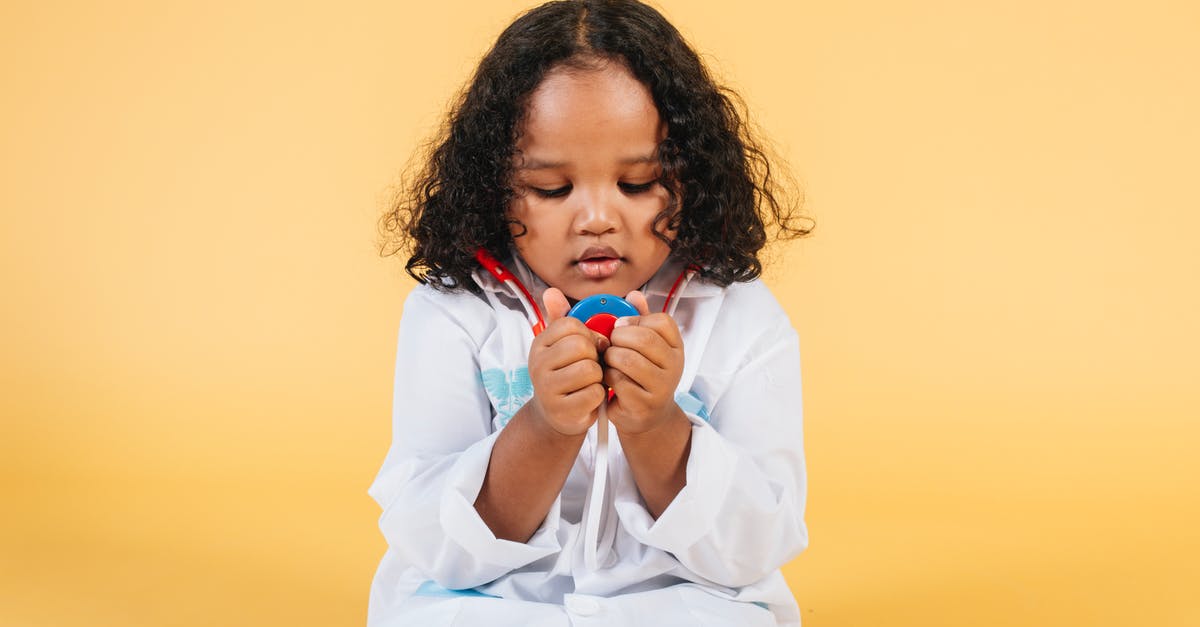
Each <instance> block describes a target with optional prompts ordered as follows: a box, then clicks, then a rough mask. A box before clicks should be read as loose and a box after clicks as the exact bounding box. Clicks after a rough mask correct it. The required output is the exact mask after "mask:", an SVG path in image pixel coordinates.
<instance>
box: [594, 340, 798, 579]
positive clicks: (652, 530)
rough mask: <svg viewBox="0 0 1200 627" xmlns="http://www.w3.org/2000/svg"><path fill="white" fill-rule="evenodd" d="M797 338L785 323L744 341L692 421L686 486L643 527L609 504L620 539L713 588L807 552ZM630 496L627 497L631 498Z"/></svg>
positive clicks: (642, 520) (621, 506)
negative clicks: (674, 562) (737, 359)
mask: <svg viewBox="0 0 1200 627" xmlns="http://www.w3.org/2000/svg"><path fill="white" fill-rule="evenodd" d="M801 401H802V399H801V388H800V351H799V338H798V337H797V335H796V332H795V330H794V329H792V327H791V325H790V324H789V323H788V322H787V321H786V316H785V317H784V319H783V321H782V322H781V323H780V324H777V325H775V326H774V328H773V329H772V330H771V331H770V332H768V333H765V334H763V335H762V336H760V338H759V339H758V341H756V342H754V350H752V351H750V356H749V359H748V360H747V361H746V362H745V363H744V364H743V365H741V366H740V367H739V368H737V369H736V370H735V371H734V372H733V373H732V374H731V379H730V383H729V385H728V386H727V387H725V389H724V392H723V393H722V394H721V395H720V397H719V398H717V400H716V402H715V406H714V407H712V409H711V411H709V412H708V416H707V420H706V419H705V418H704V417H702V416H703V414H704V410H703V409H702V408H701V409H698V410H697V409H695V408H689V407H683V409H684V411H685V413H686V414H687V415H688V417H689V419H690V420H691V421H692V444H691V452H690V454H689V457H688V462H687V484H686V485H685V486H684V487H683V489H682V490H680V492H679V494H678V495H676V497H675V499H674V500H673V501H672V502H671V504H670V505H669V506H668V507H667V509H666V510H665V511H664V512H663V513H662V515H661V516H659V517H658V519H657V520H655V519H653V518H652V517H651V516H650V514H649V512H648V511H646V509H645V506H644V504H643V503H642V502H641V501H640V500H637V499H635V498H630V497H628V496H627V497H626V498H624V499H623V500H618V503H617V511H618V513H619V515H620V517H621V519H622V521H623V522H624V523H625V526H626V528H627V529H628V530H629V532H630V533H631V534H632V535H633V536H634V537H635V538H637V539H638V540H639V541H641V542H643V543H644V544H647V545H650V546H654V547H657V548H659V549H662V550H664V551H667V552H669V553H671V554H672V555H674V556H675V558H676V559H678V560H679V562H680V563H681V564H683V566H685V567H686V568H688V569H689V570H691V571H692V572H694V573H695V574H697V575H699V576H701V577H703V578H705V579H707V580H709V581H712V582H714V583H716V584H718V585H722V586H727V587H731V588H738V587H742V586H746V585H750V584H753V583H755V582H757V581H759V580H761V579H762V578H764V577H766V576H768V575H769V574H771V573H772V572H774V571H775V570H776V569H778V568H779V567H780V566H782V565H783V564H785V563H786V562H788V561H789V560H791V559H792V558H794V557H795V556H797V555H798V554H800V553H801V552H802V551H803V550H804V549H805V548H806V547H807V546H808V529H807V526H806V525H805V522H804V508H805V499H806V491H807V485H806V476H805V460H804V446H803V426H802V415H803V410H802V402H801ZM633 494H636V491H634V492H633Z"/></svg>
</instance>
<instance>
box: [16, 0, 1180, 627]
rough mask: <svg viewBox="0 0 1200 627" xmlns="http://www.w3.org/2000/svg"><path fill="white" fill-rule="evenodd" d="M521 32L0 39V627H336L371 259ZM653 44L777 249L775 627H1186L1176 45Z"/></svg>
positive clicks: (854, 31)
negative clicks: (458, 107)
mask: <svg viewBox="0 0 1200 627" xmlns="http://www.w3.org/2000/svg"><path fill="white" fill-rule="evenodd" d="M529 6H531V4H530V3H527V2H514V1H504V2H497V1H490V0H489V1H486V2H485V1H475V2H449V1H448V2H430V3H405V2H386V3H382V2H381V3H361V4H353V5H350V6H346V5H344V4H338V3H332V2H330V3H325V4H323V5H320V4H315V3H294V2H253V3H249V4H245V3H241V2H224V3H216V4H215V5H214V4H213V3H209V2H167V3H164V2H156V1H145V2H128V1H117V2H111V3H65V2H24V1H22V2H5V3H3V5H0V81H2V83H0V84H2V85H3V98H0V142H2V144H0V206H2V207H3V218H2V219H3V222H2V223H0V227H2V229H0V273H2V276H0V279H2V280H3V282H2V284H0V285H2V289H3V306H2V307H0V341H2V342H3V352H2V355H3V362H2V363H3V365H2V370H0V381H2V385H3V390H2V400H0V411H2V412H3V413H2V418H3V420H2V423H0V490H2V496H0V503H2V504H3V505H2V508H3V510H2V513H0V624H2V625H5V626H6V627H8V626H17V627H26V626H30V627H32V626H37V627H42V626H47V627H48V626H59V625H81V626H82V625H88V626H95V625H122V626H124V625H177V626H190V625H289V626H296V627H298V626H302V625H313V626H317V625H323V626H327V625H361V624H363V622H364V620H365V616H366V601H367V589H368V586H369V583H370V579H371V576H372V574H373V572H374V568H375V565H376V564H377V563H378V560H379V558H380V556H381V555H382V553H383V550H384V542H383V539H382V537H381V536H380V534H379V532H378V529H377V527H376V519H377V516H378V507H377V506H376V505H375V503H374V502H373V501H371V500H370V498H369V497H368V496H367V494H366V488H367V486H368V485H369V484H370V482H371V480H372V479H373V477H374V474H375V471H376V470H377V469H378V466H379V464H380V463H381V462H382V460H383V456H384V453H385V452H386V449H387V446H388V442H389V438H390V435H391V434H390V424H389V420H390V403H391V379H392V368H393V359H394V354H393V350H394V345H395V344H394V342H395V332H396V325H397V322H398V319H399V316H400V306H401V302H402V299H403V297H404V295H405V294H406V293H407V291H408V290H409V289H410V288H411V287H412V283H411V281H410V280H408V279H407V278H406V277H405V276H404V275H403V273H402V272H401V270H400V268H399V263H398V261H397V260H396V259H381V258H379V257H378V255H377V251H376V249H375V248H374V240H375V230H374V229H375V218H376V216H377V215H378V213H379V212H380V211H381V210H382V209H383V207H384V206H385V204H386V201H387V198H388V195H389V187H390V186H391V185H393V184H394V183H395V182H396V180H397V174H398V172H399V171H400V168H401V167H402V166H403V165H404V163H405V162H406V161H407V159H408V157H409V155H411V154H412V153H413V150H414V149H415V147H416V146H417V145H418V142H419V141H420V140H421V139H422V138H424V137H427V136H428V135H429V134H430V133H431V132H432V131H433V129H434V128H435V126H436V125H437V123H438V120H439V116H440V115H441V113H442V112H443V111H444V109H445V105H446V103H447V102H448V101H449V99H450V98H451V96H452V95H453V94H454V92H455V90H456V89H457V88H458V87H459V86H460V85H461V84H462V82H463V81H464V80H465V79H466V78H467V76H468V74H469V72H470V71H471V69H472V68H473V65H474V63H475V62H476V61H477V59H478V58H479V56H480V55H481V54H482V53H483V52H484V51H485V50H486V48H487V47H488V46H490V44H491V42H492V41H493V40H494V38H495V36H496V35H497V34H498V33H499V32H500V30H501V29H502V28H503V27H504V26H505V25H506V24H507V23H508V22H509V21H510V20H511V18H512V17H513V16H514V15H515V14H516V13H517V11H518V10H520V9H524V8H527V7H529ZM660 6H661V7H662V8H663V9H664V11H665V13H666V14H667V16H668V17H669V18H670V19H672V20H673V22H674V23H675V24H676V25H677V26H678V27H679V28H680V29H681V30H682V31H683V32H684V34H685V35H686V36H688V37H689V38H690V40H691V41H692V42H693V44H694V45H695V46H696V47H697V48H698V49H699V50H701V51H702V52H703V53H704V55H705V57H706V58H707V59H709V61H710V62H711V63H712V67H713V68H714V70H715V71H716V72H717V73H718V74H719V75H720V76H722V77H723V78H724V79H725V80H726V81H727V82H728V83H729V84H730V85H731V86H733V87H734V88H736V89H738V90H740V91H741V93H742V94H743V95H744V97H745V98H746V100H747V102H748V103H749V105H750V107H751V109H752V111H753V113H754V115H755V120H756V121H757V122H758V123H759V124H760V125H761V127H762V128H763V130H764V132H765V133H766V135H768V136H769V137H770V138H771V140H772V142H773V143H774V145H775V148H776V150H777V151H778V152H779V154H781V155H782V156H783V157H784V158H785V159H786V160H787V161H788V162H789V163H790V164H791V167H792V171H793V172H794V173H795V176H796V178H797V179H798V180H799V181H800V183H801V184H802V185H803V186H804V188H805V190H806V193H807V198H806V205H805V207H806V212H807V213H808V214H809V215H811V216H812V217H814V218H815V219H816V220H817V230H816V231H815V232H814V235H813V236H812V237H811V238H809V239H806V240H801V241H800V242H797V243H795V244H793V245H791V246H789V247H787V248H786V249H782V250H781V252H782V253H783V254H782V255H781V256H780V257H779V259H778V260H777V262H776V263H775V264H774V265H773V266H771V270H770V272H769V273H768V275H767V279H768V281H769V284H770V285H771V286H772V287H773V289H774V290H775V291H776V293H777V294H778V296H779V297H780V299H781V300H782V301H783V302H784V304H785V305H786V307H787V309H788V311H789V313H790V314H791V316H792V320H793V322H794V323H795V325H796V327H797V328H798V330H799V332H800V336H801V347H802V361H803V370H804V386H805V388H804V403H805V406H804V408H805V420H806V448H807V453H808V464H809V466H808V470H809V480H810V495H809V510H808V521H809V525H810V531H811V539H812V544H811V547H810V548H809V550H808V551H806V552H805V553H804V554H803V555H802V556H801V557H800V558H798V559H797V560H796V561H794V562H793V563H791V564H789V565H788V566H787V568H786V574H787V576H788V579H789V581H790V583H791V585H792V588H793V590H794V592H795V593H796V595H797V598H798V599H799V601H800V605H801V607H802V610H803V613H804V622H805V625H806V626H811V627H834V626H868V627H869V626H875V625H888V626H891V625H896V626H908V625H912V626H917V625H921V626H930V625H973V626H992V625H997V626H998V625H1011V626H1028V625H1114V626H1115V625H1156V626H1161V625H1168V626H1175V625H1197V624H1200V603H1198V602H1197V601H1195V600H1194V598H1195V595H1196V590H1197V589H1198V585H1197V582H1200V567H1198V566H1197V559H1198V558H1200V532H1198V531H1197V527H1198V525H1200V505H1198V504H1200V464H1198V463H1197V462H1196V461H1195V454H1194V452H1193V449H1195V448H1196V446H1197V444H1198V443H1200V426H1198V422H1197V419H1198V418H1200V376H1198V374H1200V367H1197V355H1198V351H1200V337H1198V335H1200V333H1198V332H1197V329H1196V319H1197V308H1198V305H1200V298H1198V296H1197V284H1198V283H1200V253H1198V252H1197V250H1198V248H1200V247H1198V246H1197V243H1196V240H1197V238H1198V237H1200V211H1198V210H1200V186H1198V185H1197V173H1198V172H1200V149H1198V146H1200V116H1197V111H1200V81H1198V80H1197V67H1200V63H1198V62H1200V9H1198V8H1197V7H1198V5H1197V4H1196V3H1195V2H1191V1H1190V0H1179V1H1177V2H1168V1H1163V0H1148V1H1142V2H1125V3H1115V2H1099V3H1081V2H1064V1H1058V2H1051V3H1046V2H1040V1H1039V2H1035V1H1033V0H1018V1H1016V2H989V3H957V2H933V1H922V2H915V1H910V2H880V1H876V2H862V1H858V2H820V3H814V2H809V3H783V2H760V1H751V0H744V1H742V2H737V3H732V4H731V3H726V2H715V1H708V2H698V1H685V0H673V1H665V0H664V1H663V2H661V5H660Z"/></svg>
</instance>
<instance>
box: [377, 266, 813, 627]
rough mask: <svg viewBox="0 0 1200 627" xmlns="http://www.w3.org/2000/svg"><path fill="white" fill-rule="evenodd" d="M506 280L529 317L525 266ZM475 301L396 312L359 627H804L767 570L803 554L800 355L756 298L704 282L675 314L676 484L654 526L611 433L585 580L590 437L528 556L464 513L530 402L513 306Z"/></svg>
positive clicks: (494, 287)
mask: <svg viewBox="0 0 1200 627" xmlns="http://www.w3.org/2000/svg"><path fill="white" fill-rule="evenodd" d="M505 262H506V265H508V267H509V268H510V269H511V270H512V271H513V272H514V273H515V274H517V276H518V277H520V278H521V280H522V282H524V284H525V285H526V286H528V288H529V290H530V292H531V293H532V294H533V296H534V298H535V299H536V300H537V302H538V303H539V304H540V303H541V296H542V292H543V291H544V290H545V289H546V285H545V283H543V282H542V281H541V280H540V279H538V278H537V277H536V276H535V275H533V273H532V272H530V271H529V269H528V268H527V267H526V266H525V265H524V264H523V263H522V262H521V261H520V259H519V257H515V256H514V257H512V258H510V259H508V260H505ZM680 267H681V266H680V264H678V263H676V262H673V261H668V263H666V264H664V266H663V268H662V269H660V271H659V272H658V273H657V274H656V275H655V276H654V277H653V278H652V279H651V280H650V281H649V283H648V284H647V286H646V287H645V288H644V291H645V292H646V294H647V300H648V301H649V304H650V308H651V311H661V310H662V308H663V303H664V301H665V298H666V294H667V292H668V290H669V289H670V286H671V284H672V283H673V282H674V280H675V278H676V277H677V276H678V275H679V271H680ZM476 282H477V283H478V284H479V285H480V286H482V287H483V288H484V290H483V291H484V296H479V295H475V294H471V293H468V292H456V293H441V292H437V291H435V290H433V289H432V288H429V287H427V286H424V285H421V286H418V287H416V288H415V289H414V290H413V291H412V293H411V294H410V295H409V297H408V299H407V300H406V301H405V304H404V313H403V317H402V320H401V323H400V331H399V339H398V347H397V353H396V374H395V377H396V378H395V388H394V399H393V402H394V406H393V425H392V429H393V431H392V433H393V440H392V445H391V448H390V450H389V451H388V454H387V457H386V458H385V460H384V462H383V466H382V468H381V469H380V471H379V474H378V476H377V477H376V478H375V481H374V483H373V484H372V485H371V486H370V488H369V489H368V493H369V494H370V495H371V497H372V498H374V499H375V500H376V501H377V502H378V503H379V505H380V507H382V509H383V513H382V515H381V517H380V519H379V527H380V529H381V530H382V532H383V535H384V537H385V539H386V540H387V543H388V549H387V552H386V553H385V555H384V556H383V559H382V561H381V563H380V565H379V568H378V571H377V572H376V574H375V578H374V581H373V582H372V584H371V593H370V603H369V609H368V618H367V624H368V627H385V626H387V627H393V626H402V625H403V626H407V625H412V626H420V627H431V626H437V625H489V626H504V625H512V626H514V627H515V626H518V625H519V626H521V627H536V626H541V625H546V626H550V625H555V626H567V625H575V626H582V625H621V626H635V625H653V626H654V627H669V626H672V625H680V626H683V625H686V626H688V627H693V626H695V625H739V626H754V625H764V626H765V625H790V626H798V625H799V624H800V613H799V608H798V607H797V604H796V601H795V598H794V597H793V596H792V593H791V592H790V591H789V589H788V586H787V584H786V582H785V581H784V579H783V575H782V573H781V572H780V570H779V567H780V566H781V565H782V564H784V563H785V562H787V561H789V560H791V559H792V558H793V557H795V556H796V555H798V554H799V553H800V552H801V551H803V550H804V548H805V547H806V546H807V545H808V530H807V526H806V525H805V522H804V508H805V498H806V478H805V461H804V450H803V430H802V403H801V387H800V356H799V342H798V338H797V335H796V332H795V331H794V330H793V328H792V326H791V324H790V322H789V320H788V318H787V315H786V314H785V312H784V311H783V309H782V308H781V307H780V306H779V303H778V302H777V301H776V300H775V298H774V297H773V296H772V295H771V293H770V291H769V290H768V289H767V288H766V286H765V285H763V283H762V282H761V281H753V282H749V283H734V284H732V285H730V286H728V287H726V288H721V287H718V286H716V285H713V284H711V283H707V282H703V281H701V280H700V279H698V278H697V279H696V280H694V281H693V282H692V283H691V284H689V285H688V286H687V288H686V291H685V293H683V294H681V295H677V298H679V299H680V300H679V305H678V308H677V309H676V311H675V315H674V318H675V320H676V322H677V323H678V324H679V325H680V331H681V334H682V336H683V340H684V369H683V375H682V377H681V380H680V383H679V387H678V389H677V394H676V401H677V402H678V403H679V405H680V407H681V408H682V409H683V410H684V412H685V413H686V414H687V416H688V418H689V419H690V420H691V421H692V424H693V426H692V442H691V451H690V455H689V458H688V462H687V485H686V486H684V488H683V489H682V490H681V491H680V492H679V494H678V495H677V496H676V497H675V500H674V501H672V502H671V504H670V505H669V506H668V507H667V509H666V510H665V511H664V512H663V513H662V515H661V516H660V517H659V518H658V519H657V520H655V519H654V518H653V517H651V516H650V514H649V512H648V511H647V510H646V508H645V506H644V505H643V502H642V500H641V497H640V495H639V493H638V490H637V486H636V484H635V483H634V481H633V476H632V473H631V472H630V469H629V465H628V463H627V462H626V461H625V458H624V456H623V454H622V452H621V448H620V439H619V438H618V437H617V433H616V429H615V428H614V427H612V426H611V425H610V426H609V429H610V432H609V447H610V450H609V457H608V459H609V480H608V486H609V487H608V488H607V489H606V490H605V493H604V501H603V511H604V522H605V523H606V524H607V525H609V526H610V527H615V533H614V534H610V538H611V540H610V542H608V543H606V545H605V546H604V547H602V548H601V551H600V555H601V557H602V561H601V563H600V566H599V568H598V570H597V571H591V570H589V569H588V568H587V566H586V564H585V560H584V559H583V545H584V525H585V524H586V523H587V521H586V520H584V516H583V507H584V500H585V494H586V493H587V492H588V490H589V488H590V486H591V482H592V469H593V468H594V464H595V451H596V426H595V425H593V426H592V429H591V431H590V432H589V433H588V435H587V439H586V441H585V442H584V444H583V446H582V448H581V450H580V453H579V456H578V457H577V458H576V460H575V465H574V467H573V468H572V469H571V472H570V474H569V475H568V477H567V481H566V484H565V485H564V487H563V489H562V491H561V492H560V494H559V495H558V497H557V498H556V500H555V501H554V503H553V505H552V506H551V507H550V511H549V512H548V514H547V515H546V518H545V520H544V521H543V522H542V524H541V526H540V527H539V529H538V530H537V531H536V532H535V533H534V535H533V537H532V538H530V539H529V541H528V542H526V543H523V544H522V543H519V542H512V541H509V540H503V539H497V538H496V537H495V536H494V535H493V534H492V533H491V531H490V530H489V529H488V527H487V525H486V524H485V523H484V522H483V520H482V519H481V518H480V517H479V515H478V514H477V513H476V511H475V508H474V502H475V498H476V496H477V495H478V493H479V489H480V486H481V485H482V482H483V478H484V474H485V472H486V470H487V466H488V460H489V457H490V455H491V449H492V445H493V443H494V442H495V441H496V436H497V435H498V433H499V431H500V430H501V429H503V427H504V425H505V424H507V422H508V419H509V418H511V417H512V415H513V414H514V413H516V411H517V409H519V408H520V407H521V405H523V404H524V402H525V401H526V400H528V398H529V397H530V396H532V393H533V388H532V385H531V384H530V383H529V376H528V369H527V367H526V366H527V360H528V353H529V346H530V343H531V342H532V340H533V331H532V329H531V328H530V325H529V323H528V321H527V320H526V316H525V314H524V310H523V309H522V305H521V302H520V301H519V300H518V299H517V297H515V296H513V295H512V294H511V293H510V292H509V290H508V289H507V288H506V287H505V286H503V285H502V284H500V283H499V282H498V281H496V280H495V279H494V278H493V277H492V276H491V275H490V274H488V273H486V272H485V271H483V270H480V271H478V272H476ZM529 454H530V455H536V454H537V451H529ZM614 516H615V518H613V517H614Z"/></svg>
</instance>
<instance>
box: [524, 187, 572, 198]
mask: <svg viewBox="0 0 1200 627" xmlns="http://www.w3.org/2000/svg"><path fill="white" fill-rule="evenodd" d="M529 189H532V190H533V191H534V193H535V194H537V195H538V196H541V197H542V198H559V197H562V196H566V195H567V194H569V193H571V186H570V185H565V186H563V187H559V188H558V189H541V188H537V187H530V188H529Z"/></svg>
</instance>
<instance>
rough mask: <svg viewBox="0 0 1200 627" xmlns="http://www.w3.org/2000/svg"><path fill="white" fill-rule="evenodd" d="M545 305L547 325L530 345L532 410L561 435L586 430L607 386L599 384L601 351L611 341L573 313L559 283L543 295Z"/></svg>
mask: <svg viewBox="0 0 1200 627" xmlns="http://www.w3.org/2000/svg"><path fill="white" fill-rule="evenodd" d="M542 301H543V302H544V303H545V305H546V314H547V318H546V319H547V321H548V324H547V326H546V330H545V331H542V332H541V334H539V335H538V336H537V337H535V338H533V345H532V346H530V347H529V379H530V380H531V381H532V382H533V398H531V399H530V400H529V406H530V409H531V410H532V412H533V415H534V416H535V417H536V418H537V419H538V420H539V421H540V422H541V423H542V424H544V425H546V426H548V427H550V428H551V429H553V430H554V431H557V432H558V433H560V434H562V435H567V436H574V435H579V434H582V433H585V432H586V431H587V430H588V428H590V427H591V426H592V423H594V422H596V419H597V418H598V417H599V416H600V403H602V402H604V399H605V396H606V395H607V391H606V390H605V389H604V386H603V385H602V384H601V381H602V378H603V371H602V369H601V367H600V361H599V354H600V351H602V350H604V348H605V347H606V345H607V343H608V341H607V340H606V339H605V338H604V336H602V335H600V334H599V333H596V332H595V331H592V330H591V329H589V328H587V327H586V326H584V325H583V323H582V322H580V321H579V320H576V319H575V318H570V317H567V312H568V311H569V310H570V309H571V306H570V303H568V302H567V297H566V296H564V295H563V293H562V291H561V290H559V289H557V288H553V287H551V288H548V289H547V290H546V292H545V294H544V295H543V296H542Z"/></svg>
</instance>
